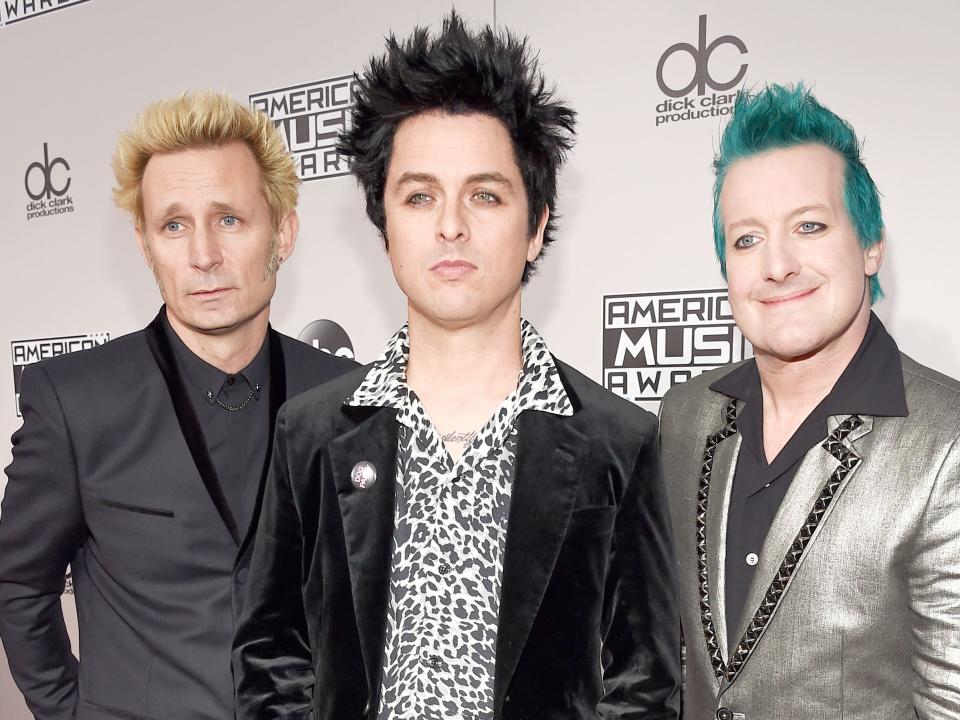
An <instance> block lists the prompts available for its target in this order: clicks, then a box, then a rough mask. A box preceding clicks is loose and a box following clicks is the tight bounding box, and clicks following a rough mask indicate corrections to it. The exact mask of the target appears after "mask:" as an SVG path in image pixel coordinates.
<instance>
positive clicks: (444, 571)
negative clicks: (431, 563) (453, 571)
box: [438, 563, 450, 575]
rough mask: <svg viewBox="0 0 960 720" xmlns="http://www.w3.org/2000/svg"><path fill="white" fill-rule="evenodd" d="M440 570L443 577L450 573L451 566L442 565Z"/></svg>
mask: <svg viewBox="0 0 960 720" xmlns="http://www.w3.org/2000/svg"><path fill="white" fill-rule="evenodd" d="M438 569H439V570H440V574H441V575H446V574H447V573H448V572H450V565H449V564H447V563H440V567H439V568H438Z"/></svg>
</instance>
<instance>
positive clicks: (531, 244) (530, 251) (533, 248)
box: [527, 207, 550, 262]
mask: <svg viewBox="0 0 960 720" xmlns="http://www.w3.org/2000/svg"><path fill="white" fill-rule="evenodd" d="M548 220H550V208H548V207H545V208H544V209H543V215H541V216H540V223H539V224H538V225H537V231H536V232H535V233H534V234H533V237H531V238H530V239H529V240H528V241H527V262H533V261H534V260H536V259H537V258H538V257H539V256H540V251H542V250H543V233H544V231H545V230H546V229H547V221H548Z"/></svg>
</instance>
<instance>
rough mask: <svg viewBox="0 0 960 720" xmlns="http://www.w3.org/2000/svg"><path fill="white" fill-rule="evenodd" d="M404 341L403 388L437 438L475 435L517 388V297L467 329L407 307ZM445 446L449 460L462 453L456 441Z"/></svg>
mask: <svg viewBox="0 0 960 720" xmlns="http://www.w3.org/2000/svg"><path fill="white" fill-rule="evenodd" d="M409 336H410V355H409V358H408V360H407V383H408V384H409V386H410V388H411V389H412V390H413V391H414V392H415V393H416V394H417V396H418V397H419V398H420V401H421V402H422V403H423V406H424V408H425V409H426V411H427V413H428V415H429V416H430V418H431V420H432V421H433V423H434V424H435V425H436V427H437V429H438V430H439V432H440V433H441V434H442V435H448V434H451V433H457V434H459V435H460V436H461V437H462V435H467V434H469V433H471V432H475V431H477V430H479V429H480V428H481V427H482V426H483V424H484V423H485V422H486V421H487V420H488V419H489V417H490V415H491V414H492V413H493V411H494V410H495V409H496V407H497V406H498V405H499V404H500V403H501V402H502V401H503V399H504V398H505V397H506V396H507V395H509V394H510V393H511V392H513V391H514V390H515V389H516V387H517V379H518V378H519V375H520V370H521V369H522V367H523V353H522V349H521V340H520V296H519V294H518V295H517V297H516V298H515V299H513V300H511V301H510V302H509V303H508V304H507V305H506V306H505V307H504V308H502V309H501V311H499V312H497V313H495V314H494V316H492V317H490V318H489V319H487V320H485V321H484V322H482V323H477V324H473V325H469V326H461V327H451V326H443V325H438V324H437V323H435V322H433V321H431V320H429V319H427V318H425V317H424V316H422V315H420V314H419V313H417V312H416V311H415V310H414V309H413V308H411V309H410V313H409ZM466 444H467V443H462V445H464V446H465V445H466ZM447 447H448V449H449V450H450V452H451V454H452V455H454V456H455V457H458V456H459V454H460V453H461V452H462V450H463V449H464V447H462V446H457V442H456V440H454V441H453V442H450V441H448V442H447Z"/></svg>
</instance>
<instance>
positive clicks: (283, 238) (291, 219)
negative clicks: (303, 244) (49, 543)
mask: <svg viewBox="0 0 960 720" xmlns="http://www.w3.org/2000/svg"><path fill="white" fill-rule="evenodd" d="M299 233H300V217H299V216H298V215H297V211H296V210H292V211H290V214H289V215H287V216H286V217H285V218H284V219H283V221H282V222H281V223H280V228H279V229H278V230H277V235H278V236H279V242H278V243H277V255H278V256H279V257H278V260H279V261H280V262H283V261H284V260H286V259H287V258H289V257H290V256H291V255H293V249H294V248H295V247H296V245H297V235H298V234H299Z"/></svg>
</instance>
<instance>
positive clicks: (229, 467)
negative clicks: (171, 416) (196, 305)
mask: <svg viewBox="0 0 960 720" xmlns="http://www.w3.org/2000/svg"><path fill="white" fill-rule="evenodd" d="M163 324H164V329H165V330H166V331H167V335H168V336H169V337H170V342H171V343H172V345H173V348H174V352H175V353H176V355H177V364H178V366H179V368H180V372H181V374H182V375H183V379H184V381H185V382H186V386H187V389H188V391H189V393H190V400H191V402H192V404H193V410H194V412H195V413H196V415H197V420H198V421H199V422H200V426H201V427H202V428H203V439H204V441H205V442H206V445H207V450H208V451H209V453H210V459H211V460H212V462H213V467H214V468H215V469H216V471H217V479H218V480H219V481H220V485H221V486H222V488H223V493H224V495H226V498H227V502H228V503H229V504H230V512H231V513H232V514H233V518H234V520H235V521H236V523H237V527H238V528H239V529H240V533H241V535H242V534H243V533H244V532H245V530H246V528H247V525H248V524H249V522H250V518H251V516H252V514H253V506H254V504H255V503H256V501H257V491H258V489H259V486H260V476H261V474H262V472H263V465H264V462H265V459H266V453H267V441H268V437H267V434H268V432H269V427H270V387H269V384H270V343H269V342H267V339H266V337H264V341H263V345H262V346H261V347H260V350H259V352H258V353H257V355H256V357H254V358H253V360H252V361H251V362H250V364H249V365H247V366H246V367H245V368H244V369H243V370H241V371H240V372H238V373H233V374H229V373H225V372H223V370H220V369H219V368H216V367H214V366H213V365H211V364H209V363H208V362H206V361H205V360H202V359H201V358H199V357H198V356H197V355H195V354H194V353H193V351H191V350H190V348H188V347H187V346H186V345H185V344H184V343H183V341H182V340H181V339H180V338H179V337H178V336H177V333H175V332H174V331H173V328H171V327H170V323H169V321H168V320H167V317H166V313H164V314H163Z"/></svg>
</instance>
